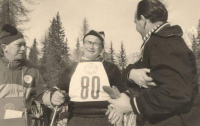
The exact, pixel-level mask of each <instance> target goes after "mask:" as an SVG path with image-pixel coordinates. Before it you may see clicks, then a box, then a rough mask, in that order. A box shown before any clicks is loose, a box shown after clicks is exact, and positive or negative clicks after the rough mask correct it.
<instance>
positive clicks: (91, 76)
mask: <svg viewBox="0 0 200 126" xmlns="http://www.w3.org/2000/svg"><path fill="white" fill-rule="evenodd" d="M103 86H110V83H109V80H108V76H107V74H106V71H105V69H104V67H103V64H102V62H80V63H79V64H78V66H77V68H76V70H75V72H74V74H73V76H72V78H71V82H70V86H69V96H70V98H71V101H76V102H86V101H106V100H108V99H109V95H108V94H107V93H106V92H104V90H103Z"/></svg>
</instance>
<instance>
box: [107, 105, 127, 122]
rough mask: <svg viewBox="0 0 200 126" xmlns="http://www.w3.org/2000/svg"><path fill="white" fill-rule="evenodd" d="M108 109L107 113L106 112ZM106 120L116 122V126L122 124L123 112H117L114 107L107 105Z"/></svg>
mask: <svg viewBox="0 0 200 126" xmlns="http://www.w3.org/2000/svg"><path fill="white" fill-rule="evenodd" d="M108 111H109V113H108ZM108 111H107V113H106V115H108V120H109V122H110V123H111V124H116V126H123V116H124V115H123V113H120V112H118V111H117V110H116V109H115V108H112V107H111V106H108Z"/></svg>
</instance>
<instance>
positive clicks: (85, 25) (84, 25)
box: [80, 18, 90, 39]
mask: <svg viewBox="0 0 200 126" xmlns="http://www.w3.org/2000/svg"><path fill="white" fill-rule="evenodd" d="M89 27H90V26H89V23H88V20H87V18H84V19H83V22H82V26H81V33H80V38H81V39H83V37H84V36H85V35H86V34H87V33H88V32H89Z"/></svg>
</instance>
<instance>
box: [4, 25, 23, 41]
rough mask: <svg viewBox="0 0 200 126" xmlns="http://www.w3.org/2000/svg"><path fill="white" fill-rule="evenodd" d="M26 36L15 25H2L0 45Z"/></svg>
mask: <svg viewBox="0 0 200 126" xmlns="http://www.w3.org/2000/svg"><path fill="white" fill-rule="evenodd" d="M23 37H24V36H23V35H22V33H21V32H20V31H18V30H17V29H16V28H15V27H14V26H12V25H10V24H6V25H4V26H3V27H2V32H1V33H0V45H1V44H6V45H9V44H10V43H12V42H13V41H15V40H17V39H20V38H23Z"/></svg>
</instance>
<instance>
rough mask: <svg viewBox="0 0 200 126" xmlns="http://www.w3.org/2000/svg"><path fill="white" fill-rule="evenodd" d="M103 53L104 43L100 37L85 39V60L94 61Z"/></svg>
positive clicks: (91, 36)
mask: <svg viewBox="0 0 200 126" xmlns="http://www.w3.org/2000/svg"><path fill="white" fill-rule="evenodd" d="M101 51H102V43H101V40H100V39H99V38H98V37H96V36H94V35H88V36H86V37H85V39H84V42H83V53H84V57H85V58H87V59H90V60H94V59H96V58H97V57H98V56H99V55H100V53H101Z"/></svg>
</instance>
